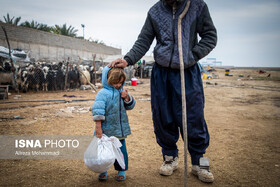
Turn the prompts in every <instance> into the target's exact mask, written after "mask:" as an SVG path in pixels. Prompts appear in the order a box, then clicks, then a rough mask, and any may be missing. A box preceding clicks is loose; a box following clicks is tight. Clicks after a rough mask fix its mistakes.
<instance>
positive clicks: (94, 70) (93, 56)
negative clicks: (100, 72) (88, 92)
mask: <svg viewBox="0 0 280 187" xmlns="http://www.w3.org/2000/svg"><path fill="white" fill-rule="evenodd" d="M95 57H96V54H93V55H92V58H93V62H92V63H93V72H94V85H96V69H95V65H96V63H95Z"/></svg>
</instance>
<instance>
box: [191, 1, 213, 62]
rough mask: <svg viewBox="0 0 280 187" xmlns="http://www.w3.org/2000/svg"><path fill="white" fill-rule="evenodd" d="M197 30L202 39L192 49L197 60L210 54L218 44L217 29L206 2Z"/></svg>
mask: <svg viewBox="0 0 280 187" xmlns="http://www.w3.org/2000/svg"><path fill="white" fill-rule="evenodd" d="M196 29H197V32H198V34H199V36H200V37H201V40H200V41H199V42H198V44H197V45H195V46H194V48H193V49H192V53H193V55H194V58H195V60H196V61H198V60H200V59H202V58H203V57H205V56H206V55H208V54H209V53H210V52H211V51H212V49H214V47H215V46H216V44H217V31H216V28H215V26H214V24H213V21H212V18H211V16H210V13H209V10H208V7H207V5H206V4H205V5H204V7H203V9H202V12H201V14H200V16H199V17H198V22H197V28H196Z"/></svg>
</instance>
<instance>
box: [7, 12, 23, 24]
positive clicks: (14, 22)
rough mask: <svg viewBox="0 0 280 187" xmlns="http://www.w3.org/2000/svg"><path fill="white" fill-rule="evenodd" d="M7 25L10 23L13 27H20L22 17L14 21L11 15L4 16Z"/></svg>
mask: <svg viewBox="0 0 280 187" xmlns="http://www.w3.org/2000/svg"><path fill="white" fill-rule="evenodd" d="M3 18H4V21H5V23H10V24H13V25H18V24H19V22H20V19H21V17H16V18H15V17H13V18H12V19H11V18H10V15H9V13H7V16H3Z"/></svg>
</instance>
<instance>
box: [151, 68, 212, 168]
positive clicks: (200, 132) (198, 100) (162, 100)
mask: <svg viewBox="0 0 280 187" xmlns="http://www.w3.org/2000/svg"><path fill="white" fill-rule="evenodd" d="M184 71H185V90H186V91H185V92H186V105H187V125H188V150H189V153H190V155H191V159H192V164H193V165H198V164H199V158H200V157H202V156H203V154H204V153H205V151H206V148H207V147H208V146H209V133H208V129H207V125H206V122H205V119H204V92H203V84H202V80H201V74H200V70H199V67H198V65H197V64H195V65H193V66H192V67H190V68H187V69H185V70H184ZM151 106H152V113H153V123H154V132H155V135H156V140H157V143H158V144H159V145H160V146H161V148H162V154H163V157H164V155H168V156H173V157H176V156H178V149H177V145H176V143H177V141H178V139H179V131H180V133H181V136H182V138H183V126H182V97H181V78H180V70H177V69H170V68H165V67H161V66H160V65H158V64H156V63H155V65H154V66H153V70H152V77H151Z"/></svg>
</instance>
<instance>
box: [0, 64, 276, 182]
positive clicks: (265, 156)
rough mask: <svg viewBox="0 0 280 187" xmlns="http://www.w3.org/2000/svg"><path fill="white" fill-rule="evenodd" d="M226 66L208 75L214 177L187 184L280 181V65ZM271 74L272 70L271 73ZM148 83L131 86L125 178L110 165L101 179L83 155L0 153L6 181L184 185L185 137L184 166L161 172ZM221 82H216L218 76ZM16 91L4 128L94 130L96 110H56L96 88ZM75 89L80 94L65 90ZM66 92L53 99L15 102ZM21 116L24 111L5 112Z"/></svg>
mask: <svg viewBox="0 0 280 187" xmlns="http://www.w3.org/2000/svg"><path fill="white" fill-rule="evenodd" d="M224 72H225V70H224V69H216V71H215V72H214V73H215V74H216V75H219V78H216V79H211V80H203V82H204V92H205V118H206V122H207V124H208V129H209V132H210V146H209V148H208V149H207V153H206V155H205V156H207V157H208V158H209V159H210V164H211V171H212V173H213V174H214V177H215V181H214V183H213V184H204V183H202V182H200V181H199V180H197V178H196V177H195V176H193V175H192V174H191V173H190V168H191V164H190V157H189V158H188V167H189V169H188V183H189V186H208V185H209V186H210V185H211V186H280V138H279V135H280V127H279V125H280V123H279V122H280V71H267V72H266V73H265V74H259V73H258V69H232V70H231V71H230V74H232V75H233V76H231V77H225V75H224V74H225V73H224ZM268 74H270V77H267V76H268ZM141 81H142V82H143V84H138V85H137V86H126V89H128V91H129V92H130V93H131V94H132V95H133V96H134V97H135V99H136V102H137V103H136V107H135V108H134V109H133V110H132V111H128V116H129V121H130V126H131V130H132V134H131V135H130V136H128V138H127V140H126V142H127V149H128V154H129V170H128V171H127V180H126V181H124V182H117V181H115V179H114V177H115V175H116V171H115V170H114V169H113V168H111V169H110V170H109V172H108V173H109V178H108V181H107V182H99V181H98V180H97V175H98V174H96V173H93V172H91V171H90V170H89V169H87V167H86V166H85V165H84V163H83V160H82V159H49V160H44V159H36V160H31V159H18V160H9V159H2V160H0V168H1V169H0V185H1V186H113V185H114V186H183V184H184V179H183V178H184V159H183V158H184V153H183V141H182V139H181V138H180V140H179V142H178V146H179V149H180V151H179V168H178V170H176V171H175V172H174V174H173V175H172V176H169V177H164V176H161V175H159V174H158V169H159V167H160V165H161V163H162V156H161V149H160V147H159V146H158V145H157V143H156V140H155V135H154V132H153V123H152V114H151V107H150V100H149V99H150V84H149V79H141ZM215 83H216V84H215ZM16 95H18V94H16V93H12V95H10V96H9V99H8V100H6V101H3V100H1V101H0V117H1V118H2V119H0V135H22V134H33V135H41V134H43V135H50V134H52V135H90V134H92V133H93V125H94V124H93V122H92V116H91V112H85V113H73V114H71V116H56V115H57V113H58V112H59V111H60V109H66V108H67V107H70V106H76V107H79V108H87V107H90V106H91V105H92V104H93V102H94V101H91V100H89V101H72V102H71V100H76V99H94V98H95V96H96V93H93V92H92V91H91V90H84V91H81V90H75V91H65V92H48V93H43V92H39V93H33V92H29V93H26V94H23V93H20V95H21V97H16ZM63 95H68V96H69V95H75V96H76V97H73V98H70V97H63ZM34 100H37V101H38V100H67V101H69V102H64V101H52V102H17V103H3V102H7V101H9V102H14V101H34ZM13 116H20V117H22V118H24V119H3V118H5V117H8V118H9V117H13Z"/></svg>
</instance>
